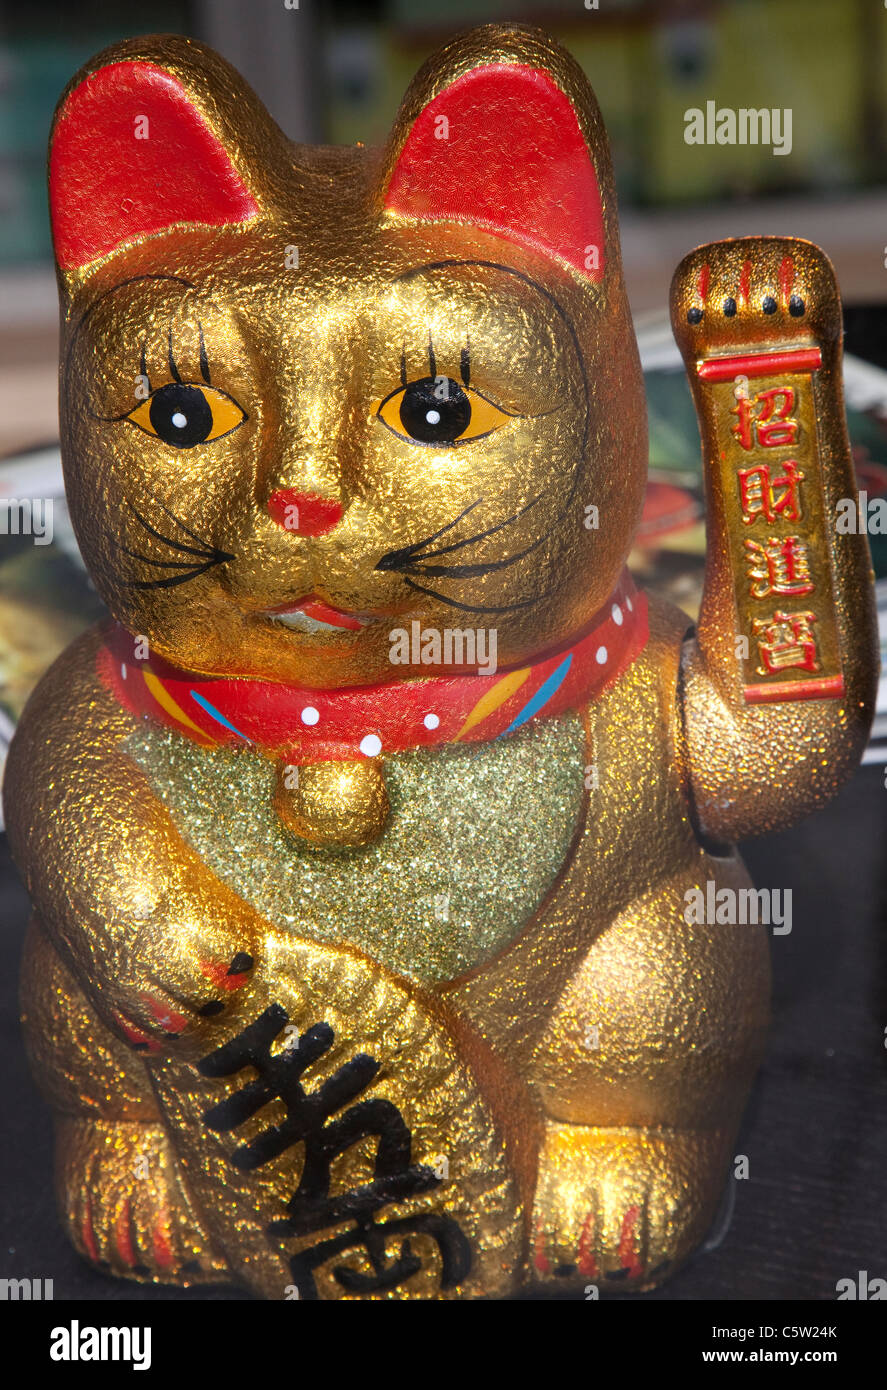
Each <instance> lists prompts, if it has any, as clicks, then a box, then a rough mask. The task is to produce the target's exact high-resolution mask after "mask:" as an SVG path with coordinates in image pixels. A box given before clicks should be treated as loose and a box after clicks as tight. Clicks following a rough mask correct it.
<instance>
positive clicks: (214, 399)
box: [126, 382, 246, 449]
mask: <svg viewBox="0 0 887 1390" xmlns="http://www.w3.org/2000/svg"><path fill="white" fill-rule="evenodd" d="M126 419H127V420H130V421H131V422H132V424H134V425H138V427H139V429H140V430H145V432H146V433H147V434H153V435H156V436H157V438H158V439H161V440H162V441H163V443H164V444H171V445H172V446H173V448H175V449H193V448H194V446H195V444H208V443H210V441H211V440H214V439H221V438H222V436H223V435H226V434H230V433H231V431H232V430H236V429H237V427H238V425H240V424H242V423H243V421H244V420H245V419H246V412H245V411H243V410H241V408H240V406H239V405H238V404H237V402H236V401H235V400H233V399H232V397H231V396H227V395H226V394H225V392H224V391H217V390H216V388H215V387H214V386H189V385H186V384H185V383H184V382H170V384H169V385H168V386H161V387H159V388H158V389H157V390H156V391H152V392H151V395H150V396H148V397H147V399H146V400H144V401H142V402H141V404H140V405H138V406H136V408H135V410H131V411H130V413H129V414H128V415H127V416H126Z"/></svg>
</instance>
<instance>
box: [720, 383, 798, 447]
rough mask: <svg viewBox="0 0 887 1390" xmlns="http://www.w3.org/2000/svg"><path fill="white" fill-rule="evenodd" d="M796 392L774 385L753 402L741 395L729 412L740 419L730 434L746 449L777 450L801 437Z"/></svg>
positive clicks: (754, 398) (789, 387) (753, 399)
mask: <svg viewBox="0 0 887 1390" xmlns="http://www.w3.org/2000/svg"><path fill="white" fill-rule="evenodd" d="M794 408H795V393H794V389H793V388H792V387H791V386H773V387H771V389H770V390H769V391H759V392H758V394H757V395H756V396H753V397H752V398H751V399H749V398H748V396H740V397H739V399H738V400H737V402H736V405H735V406H734V408H733V410H732V411H731V412H730V413H731V414H732V415H735V416H736V417H737V423H736V424H735V425H734V426H733V429H732V431H731V433H732V434H734V435H735V436H736V438H737V439H738V440H739V443H740V444H741V445H742V447H743V449H753V448H754V447H755V445H756V444H757V445H758V447H759V448H761V449H778V448H781V447H782V446H784V445H793V444H795V443H796V442H797V438H798V421H797V420H796V419H795V418H794V416H793V415H792V411H793V410H794Z"/></svg>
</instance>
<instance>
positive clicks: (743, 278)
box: [739, 261, 751, 306]
mask: <svg viewBox="0 0 887 1390" xmlns="http://www.w3.org/2000/svg"><path fill="white" fill-rule="evenodd" d="M750 288H751V261H743V262H742V271H741V273H740V276H739V298H740V301H741V303H742V304H743V306H744V305H746V304H747V303H748V293H749V289H750Z"/></svg>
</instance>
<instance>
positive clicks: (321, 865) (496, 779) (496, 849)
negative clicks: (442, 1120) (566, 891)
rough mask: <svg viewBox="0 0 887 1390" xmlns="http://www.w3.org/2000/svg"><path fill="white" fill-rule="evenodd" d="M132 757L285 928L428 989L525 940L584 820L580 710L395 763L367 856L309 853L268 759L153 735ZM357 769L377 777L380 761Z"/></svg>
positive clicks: (214, 858) (144, 736)
mask: <svg viewBox="0 0 887 1390" xmlns="http://www.w3.org/2000/svg"><path fill="white" fill-rule="evenodd" d="M126 750H127V753H128V754H129V756H130V757H132V758H133V760H134V761H135V762H136V763H137V764H138V765H139V766H140V767H142V768H143V769H144V770H145V774H146V776H147V777H148V778H149V779H150V782H151V785H152V787H153V789H154V791H155V792H156V794H157V795H158V796H159V797H160V799H161V800H162V801H163V803H164V805H165V806H166V807H167V808H168V809H169V812H170V815H171V817H172V820H173V822H174V824H176V826H177V827H178V828H179V831H180V833H181V835H182V838H183V839H184V840H186V841H187V842H188V843H189V844H190V845H191V846H192V848H193V849H194V850H195V851H196V852H197V854H199V856H200V858H201V860H202V861H203V862H204V863H205V864H207V865H208V866H209V867H210V868H211V869H212V870H213V872H214V873H215V874H217V875H218V877H219V878H220V879H221V880H222V882H224V883H227V884H228V885H229V886H230V887H231V888H233V890H234V891H235V892H236V893H237V894H238V895H239V896H240V897H242V898H243V899H245V900H246V901H247V902H249V903H251V904H252V905H253V906H254V907H255V908H256V910H257V911H259V912H260V913H261V914H262V916H263V917H264V918H266V919H267V920H268V921H270V922H273V923H274V925H275V926H276V927H277V928H278V929H280V930H281V931H287V930H289V931H294V932H297V933H299V934H303V935H306V936H311V937H312V939H314V940H319V941H330V942H337V941H338V942H348V941H350V942H352V943H353V944H354V945H355V946H359V947H360V948H361V949H362V950H364V951H366V952H367V954H368V955H370V956H372V957H373V958H374V959H375V960H380V961H382V962H383V963H384V964H385V965H387V966H388V967H389V968H390V969H392V970H395V971H397V972H398V973H399V974H401V975H406V976H409V977H410V978H412V979H416V980H421V981H424V982H426V983H427V982H431V981H434V982H437V981H440V980H451V979H453V978H454V977H455V976H457V975H461V974H463V973H464V972H465V971H466V970H468V969H470V968H471V967H472V966H474V965H476V964H477V963H478V961H480V960H484V959H486V958H488V957H489V956H491V955H493V954H495V952H496V951H497V950H498V949H499V948H500V947H501V946H503V945H505V943H506V942H507V941H508V940H509V939H510V938H511V937H513V936H515V935H516V934H517V933H518V932H519V931H520V929H521V928H522V927H523V926H524V925H525V923H526V922H527V921H528V920H529V918H530V917H531V916H532V915H533V913H534V911H535V910H536V908H537V907H538V906H539V903H540V902H541V901H542V899H543V897H544V896H545V894H546V893H547V891H548V889H549V887H550V886H551V883H552V881H553V880H554V878H555V876H556V874H557V873H558V871H559V869H560V868H561V865H562V864H563V862H564V860H565V858H566V856H567V853H568V851H569V848H570V843H571V841H572V839H573V836H574V834H575V832H576V829H577V826H578V824H579V819H580V814H581V811H582V802H583V794H582V759H583V732H582V726H581V723H580V721H579V720H578V719H577V718H576V716H575V715H574V716H567V717H565V718H563V719H550V720H545V721H544V722H543V723H540V724H539V725H536V726H532V725H531V726H529V727H528V728H526V729H524V730H521V731H520V732H519V733H518V734H516V735H515V736H514V737H513V738H512V739H510V740H509V741H508V742H507V743H506V742H505V741H496V742H494V743H490V744H485V743H482V744H478V745H475V746H470V747H458V746H451V747H449V748H443V749H440V750H437V749H434V750H428V751H424V750H417V751H415V752H411V753H401V754H397V755H395V756H393V757H391V758H387V759H386V760H385V765H386V780H387V783H388V794H389V797H390V799H391V814H390V820H389V825H388V827H387V829H386V830H385V831H384V833H383V834H382V835H381V837H380V838H378V839H375V840H374V841H373V842H372V843H371V844H369V845H367V846H366V847H363V848H355V849H348V848H313V847H311V846H310V845H309V844H305V843H304V842H303V841H302V840H301V838H295V837H293V836H291V835H289V834H288V833H287V832H286V829H285V828H284V827H283V826H281V824H280V823H279V821H278V817H277V815H276V814H275V809H274V806H273V790H274V769H273V768H272V766H271V765H270V764H269V763H268V762H267V761H266V760H265V759H263V758H261V757H260V756H258V755H255V754H250V753H249V752H242V753H241V752H237V753H226V752H225V751H223V750H219V751H216V752H211V753H206V752H205V751H204V750H202V749H201V748H199V747H198V746H197V745H196V744H193V743H191V742H189V741H188V740H187V739H185V738H182V737H181V736H180V735H178V734H175V733H167V732H165V731H158V730H148V729H146V730H145V731H144V732H140V733H139V734H138V735H135V736H133V738H132V739H130V740H128V741H127V744H126ZM336 766H341V764H325V763H319V764H314V765H313V766H309V768H308V769H307V771H308V773H309V774H311V773H313V772H314V771H315V769H316V768H321V769H325V768H327V767H336ZM352 766H357V767H366V766H369V767H370V768H371V769H373V770H374V763H372V762H370V763H368V764H354V765H352ZM303 775H304V774H303Z"/></svg>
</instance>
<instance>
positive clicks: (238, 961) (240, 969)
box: [228, 951, 253, 975]
mask: <svg viewBox="0 0 887 1390" xmlns="http://www.w3.org/2000/svg"><path fill="white" fill-rule="evenodd" d="M252 968H253V958H252V956H251V955H250V954H249V953H248V952H247V951H238V952H237V955H236V956H235V957H234V959H233V960H232V962H231V964H230V965H229V966H228V974H229V975H243V974H245V972H246V971H247V970H252Z"/></svg>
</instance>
